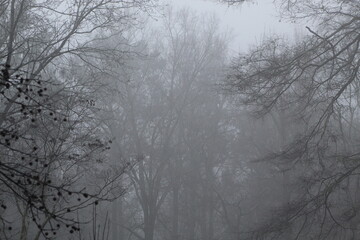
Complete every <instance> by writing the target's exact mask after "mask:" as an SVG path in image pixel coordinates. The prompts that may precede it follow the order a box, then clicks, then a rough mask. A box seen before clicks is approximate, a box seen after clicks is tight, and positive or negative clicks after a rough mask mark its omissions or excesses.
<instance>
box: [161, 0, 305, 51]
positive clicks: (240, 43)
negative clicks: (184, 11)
mask: <svg viewBox="0 0 360 240" xmlns="http://www.w3.org/2000/svg"><path fill="white" fill-rule="evenodd" d="M168 1H169V2H171V4H173V5H174V6H175V7H179V8H181V7H189V8H190V9H194V10H196V11H199V12H210V13H215V14H216V15H217V16H218V18H219V19H220V21H221V26H222V27H223V28H224V30H225V29H230V30H232V33H233V35H234V40H233V42H232V43H231V50H232V51H234V52H239V51H246V50H247V49H248V47H249V46H250V45H251V44H255V43H257V42H259V40H260V39H261V38H262V37H263V36H264V35H269V34H278V35H280V36H286V37H287V38H289V39H290V40H291V39H293V38H294V33H295V31H301V30H302V28H304V27H303V26H299V25H295V24H291V23H287V22H285V21H284V20H281V21H279V20H280V18H279V17H278V13H277V10H276V7H275V5H274V4H273V2H272V0H261V1H259V3H244V4H242V5H241V7H228V6H227V5H226V4H220V3H217V2H216V1H211V0H168Z"/></svg>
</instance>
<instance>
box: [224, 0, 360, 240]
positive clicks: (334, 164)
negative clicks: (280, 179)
mask: <svg viewBox="0 0 360 240" xmlns="http://www.w3.org/2000/svg"><path fill="white" fill-rule="evenodd" d="M282 4H283V5H282V6H283V7H284V8H283V13H284V16H285V17H289V18H292V19H295V20H296V19H299V18H300V19H302V18H305V19H312V20H313V22H314V23H315V24H316V26H317V28H316V29H311V28H310V27H307V29H308V31H309V33H310V34H309V36H307V37H305V39H304V40H303V41H301V42H299V43H297V44H296V45H293V46H291V45H288V44H285V43H284V42H283V41H282V40H281V39H269V40H267V41H265V42H264V43H263V44H261V45H260V46H257V47H254V48H253V49H252V50H251V51H250V52H249V53H248V54H245V55H241V56H239V57H238V58H237V59H236V60H235V62H234V65H233V67H232V70H231V72H230V74H229V78H228V81H227V84H226V87H227V88H228V90H230V91H233V92H235V93H238V94H239V98H241V100H242V102H243V103H244V104H247V105H251V106H252V107H253V110H255V112H256V114H258V115H257V116H263V115H264V114H268V113H272V112H273V111H274V109H278V110H279V109H280V110H281V111H284V112H287V114H288V116H290V117H292V119H294V120H295V121H294V123H295V124H296V125H297V126H298V127H299V131H295V134H294V136H292V138H291V139H292V140H291V139H288V140H287V147H286V148H283V149H282V150H281V151H279V152H276V153H274V154H271V155H270V156H269V155H268V157H267V158H266V159H267V160H273V161H276V162H277V163H278V164H281V165H282V166H287V168H290V166H291V168H292V176H293V177H292V179H293V180H294V182H296V185H294V186H297V188H301V189H298V192H296V193H295V194H294V195H293V196H292V198H291V201H290V202H289V203H288V204H286V205H284V207H283V210H282V211H278V213H279V214H278V215H275V216H274V219H273V220H272V221H269V222H267V223H266V224H264V225H263V227H262V228H261V229H260V230H259V229H258V231H257V234H256V235H255V238H261V236H263V235H268V236H273V237H274V236H277V237H278V238H279V237H280V236H283V235H284V233H285V232H286V229H287V228H288V226H290V225H292V226H293V230H294V231H293V232H292V234H290V237H291V238H293V239H299V238H300V239H308V238H309V237H312V238H316V239H330V238H331V237H332V238H333V239H339V238H341V239H356V238H357V234H358V230H357V224H355V223H354V220H355V219H357V215H358V210H357V209H358V204H359V202H358V196H357V192H358V190H357V186H356V182H357V181H358V179H357V177H356V175H357V173H358V171H359V165H358V163H357V162H358V152H357V150H356V148H354V147H355V145H356V143H355V142H356V140H355V139H356V135H357V133H356V132H357V130H355V129H354V126H355V125H357V124H358V118H357V117H356V116H357V114H356V112H357V110H356V109H357V107H356V106H357V104H358V103H357V96H358V74H359V59H358V58H359V57H358V48H359V43H360V42H359V36H358V33H357V31H356V29H357V26H358V24H359V23H358V20H357V19H358V14H357V10H358V8H359V6H358V4H357V3H356V2H348V1H340V2H338V1H337V2H333V1H329V2H326V3H324V2H320V1H312V2H306V3H305V1H283V2H282ZM350 129H351V133H350V134H349V130H350ZM295 135H296V136H295ZM295 179H297V180H295ZM330 235H332V236H331V237H330ZM290 237H287V238H286V239H290Z"/></svg>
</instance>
